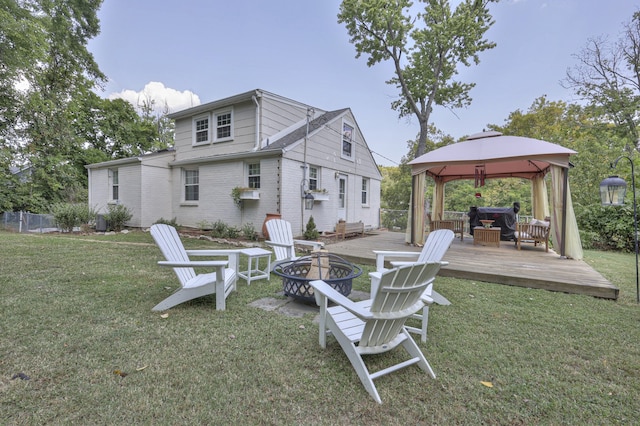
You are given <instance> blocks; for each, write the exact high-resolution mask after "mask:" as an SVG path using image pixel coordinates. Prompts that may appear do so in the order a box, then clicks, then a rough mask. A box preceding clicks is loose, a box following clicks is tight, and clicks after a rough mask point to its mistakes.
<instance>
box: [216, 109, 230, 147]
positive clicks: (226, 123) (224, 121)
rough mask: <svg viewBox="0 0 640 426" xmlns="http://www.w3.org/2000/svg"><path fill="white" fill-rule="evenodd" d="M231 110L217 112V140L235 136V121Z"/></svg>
mask: <svg viewBox="0 0 640 426" xmlns="http://www.w3.org/2000/svg"><path fill="white" fill-rule="evenodd" d="M232 118H233V117H232V114H231V111H225V112H221V113H218V114H216V141H220V140H228V139H231V138H233V122H232Z"/></svg>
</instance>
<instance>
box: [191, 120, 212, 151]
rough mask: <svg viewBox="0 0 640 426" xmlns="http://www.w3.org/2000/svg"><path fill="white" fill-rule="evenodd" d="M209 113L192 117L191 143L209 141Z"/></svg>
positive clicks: (199, 143) (197, 143) (196, 143)
mask: <svg viewBox="0 0 640 426" xmlns="http://www.w3.org/2000/svg"><path fill="white" fill-rule="evenodd" d="M209 139H210V133H209V115H208V114H207V115H202V116H199V117H195V118H194V119H193V144H194V145H201V144H205V143H209Z"/></svg>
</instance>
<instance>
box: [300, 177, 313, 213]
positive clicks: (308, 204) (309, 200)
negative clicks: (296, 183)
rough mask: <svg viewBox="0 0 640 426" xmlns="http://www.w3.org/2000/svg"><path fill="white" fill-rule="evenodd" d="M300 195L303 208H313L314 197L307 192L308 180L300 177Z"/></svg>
mask: <svg viewBox="0 0 640 426" xmlns="http://www.w3.org/2000/svg"><path fill="white" fill-rule="evenodd" d="M300 196H301V197H302V199H303V200H304V209H305V210H313V202H314V200H315V197H314V196H313V195H311V193H310V192H309V181H308V180H307V179H302V182H300Z"/></svg>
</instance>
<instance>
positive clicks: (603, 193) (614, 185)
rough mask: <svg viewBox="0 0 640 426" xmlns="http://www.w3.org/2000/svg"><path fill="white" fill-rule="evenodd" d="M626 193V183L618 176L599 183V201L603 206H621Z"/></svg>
mask: <svg viewBox="0 0 640 426" xmlns="http://www.w3.org/2000/svg"><path fill="white" fill-rule="evenodd" d="M626 193H627V182H625V181H624V179H621V178H619V177H618V176H609V177H608V178H606V179H604V180H603V181H602V182H600V199H601V200H602V205H603V206H622V205H624V196H625V195H626Z"/></svg>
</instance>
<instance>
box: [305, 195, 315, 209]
mask: <svg viewBox="0 0 640 426" xmlns="http://www.w3.org/2000/svg"><path fill="white" fill-rule="evenodd" d="M314 200H315V198H314V196H313V195H311V194H309V193H307V194H306V195H305V196H304V209H305V210H313V201H314Z"/></svg>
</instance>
